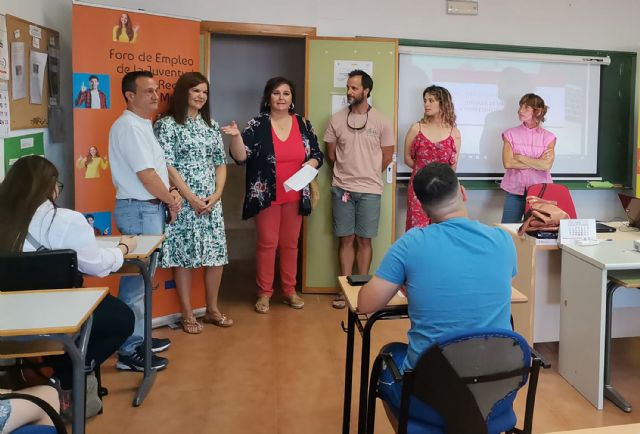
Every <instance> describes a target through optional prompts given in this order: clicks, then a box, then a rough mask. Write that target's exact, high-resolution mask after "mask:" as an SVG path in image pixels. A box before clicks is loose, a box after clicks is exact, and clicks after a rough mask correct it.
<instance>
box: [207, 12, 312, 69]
mask: <svg viewBox="0 0 640 434" xmlns="http://www.w3.org/2000/svg"><path fill="white" fill-rule="evenodd" d="M212 33H219V34H224V35H245V36H266V37H285V38H300V39H306V38H307V37H315V36H316V28H315V27H304V26H284V25H278V24H256V23H231V22H226V21H202V22H200V50H201V58H200V72H202V73H203V74H204V75H205V77H207V78H208V79H209V80H211V77H210V73H211V71H210V68H211V34H212Z"/></svg>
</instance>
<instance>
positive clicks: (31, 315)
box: [0, 288, 108, 434]
mask: <svg viewBox="0 0 640 434" xmlns="http://www.w3.org/2000/svg"><path fill="white" fill-rule="evenodd" d="M107 292H108V290H107V288H77V289H55V290H38V291H16V292H1V293H0V356H1V357H2V358H4V357H20V356H24V357H26V356H34V355H39V356H43V355H51V354H60V353H61V351H59V350H60V349H61V348H60V347H57V348H56V346H55V345H53V346H52V345H51V343H52V341H54V342H59V343H61V344H62V347H63V348H64V352H66V353H67V354H68V355H69V357H70V358H71V362H72V364H73V376H72V381H73V383H72V384H73V387H72V397H73V419H72V429H73V434H84V431H85V388H86V385H85V384H86V383H85V381H86V376H85V356H86V353H87V345H88V342H89V334H90V333H91V325H92V322H93V317H92V313H93V311H94V310H95V309H96V307H97V306H98V304H100V302H101V301H102V299H103V298H104V297H105V296H106V295H107Z"/></svg>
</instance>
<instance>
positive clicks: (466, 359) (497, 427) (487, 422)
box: [366, 329, 550, 434]
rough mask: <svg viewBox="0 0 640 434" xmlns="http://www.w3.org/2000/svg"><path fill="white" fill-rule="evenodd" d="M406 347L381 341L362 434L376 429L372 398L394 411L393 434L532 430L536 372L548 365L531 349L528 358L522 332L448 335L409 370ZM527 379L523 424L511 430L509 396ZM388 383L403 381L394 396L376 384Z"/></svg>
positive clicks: (482, 331)
mask: <svg viewBox="0 0 640 434" xmlns="http://www.w3.org/2000/svg"><path fill="white" fill-rule="evenodd" d="M405 348H406V344H399V343H391V344H387V345H385V346H384V347H383V348H382V349H381V350H380V354H379V355H378V356H377V357H376V359H375V361H374V364H373V369H372V372H371V381H370V383H369V388H370V390H369V395H368V396H369V402H368V409H367V424H366V428H367V430H366V432H367V433H373V432H374V422H375V407H376V399H377V398H381V399H382V400H383V401H385V403H386V404H387V405H388V407H389V409H390V411H391V413H393V414H394V415H395V418H396V419H397V421H398V433H399V434H407V433H411V434H418V433H420V434H444V433H447V434H453V433H455V434H486V433H491V434H495V433H500V432H507V433H531V429H532V422H533V408H534V404H535V394H536V388H537V384H538V372H539V370H540V367H541V366H543V367H545V368H548V367H549V366H550V365H548V364H547V363H546V362H544V361H543V360H542V358H540V357H539V356H538V355H537V354H536V353H535V352H533V357H532V351H533V350H532V349H531V348H529V345H528V344H527V342H526V340H525V339H524V338H523V337H522V336H520V335H519V334H517V333H515V332H512V331H510V330H504V329H477V330H473V331H470V332H465V333H457V334H452V335H448V336H445V337H443V338H441V339H439V340H438V341H437V342H436V343H435V344H434V345H432V346H431V347H429V348H428V349H427V350H426V351H425V352H424V353H422V355H421V356H420V359H419V360H418V362H417V364H416V366H415V368H414V369H407V370H405V372H404V374H401V373H400V370H399V369H398V364H399V363H400V362H401V361H402V360H403V359H404V354H406V350H404V349H405ZM383 365H386V367H387V369H386V370H384V371H383ZM381 374H382V376H383V377H389V376H391V378H381ZM527 379H529V389H528V392H527V403H526V412H525V417H524V427H523V428H522V429H517V428H516V427H515V425H516V421H517V420H516V415H515V413H514V411H513V401H514V399H515V397H516V394H517V392H518V390H519V389H520V388H521V387H522V386H524V385H525V384H526V383H527ZM389 380H392V381H394V382H395V383H401V384H400V387H401V393H400V396H397V394H396V395H395V396H394V393H393V392H394V391H396V392H397V391H398V390H397V389H395V390H394V389H392V388H389V387H388V386H386V388H385V386H384V385H382V387H381V382H382V381H385V383H386V382H387V381H389ZM387 384H388V383H387ZM381 389H382V390H381Z"/></svg>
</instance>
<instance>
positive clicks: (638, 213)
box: [618, 193, 640, 229]
mask: <svg viewBox="0 0 640 434" xmlns="http://www.w3.org/2000/svg"><path fill="white" fill-rule="evenodd" d="M618 198H620V203H621V204H622V208H624V212H626V213H627V218H628V219H629V226H633V227H635V228H638V229H640V199H638V198H637V197H632V196H627V195H626V194H622V193H618Z"/></svg>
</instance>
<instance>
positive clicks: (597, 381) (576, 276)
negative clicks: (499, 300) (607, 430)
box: [558, 241, 640, 411]
mask: <svg viewBox="0 0 640 434" xmlns="http://www.w3.org/2000/svg"><path fill="white" fill-rule="evenodd" d="M620 270H640V252H638V251H635V250H634V249H633V241H609V242H602V243H600V244H598V245H596V246H577V245H563V246H562V276H561V282H562V283H561V299H562V303H561V306H560V309H561V310H560V351H559V358H558V366H559V372H560V375H562V376H563V377H564V378H565V379H566V380H567V381H568V382H569V383H570V384H571V385H572V386H573V387H575V388H576V389H577V390H578V392H580V393H581V394H582V395H583V396H584V397H585V398H587V400H588V401H589V402H591V403H592V404H593V405H594V406H595V407H596V408H597V409H598V410H602V408H603V405H604V404H603V399H604V397H605V396H606V397H607V398H609V399H611V400H612V401H613V402H614V403H615V404H616V405H618V406H620V408H622V409H623V410H624V409H625V407H627V408H628V410H629V411H630V410H631V406H630V405H629V404H628V403H626V401H624V399H621V398H622V397H621V396H620V395H619V394H618V393H616V392H615V390H614V389H613V388H612V387H611V385H610V384H609V383H610V381H609V375H608V371H609V356H608V355H607V353H608V351H609V344H610V339H611V317H612V313H611V312H610V310H611V302H612V297H613V290H615V287H613V286H612V285H614V284H609V280H608V279H609V275H610V274H613V275H615V274H616V273H620ZM616 287H617V285H616ZM605 384H608V386H609V387H607V388H605ZM618 398H620V399H618ZM625 411H626V410H625Z"/></svg>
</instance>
